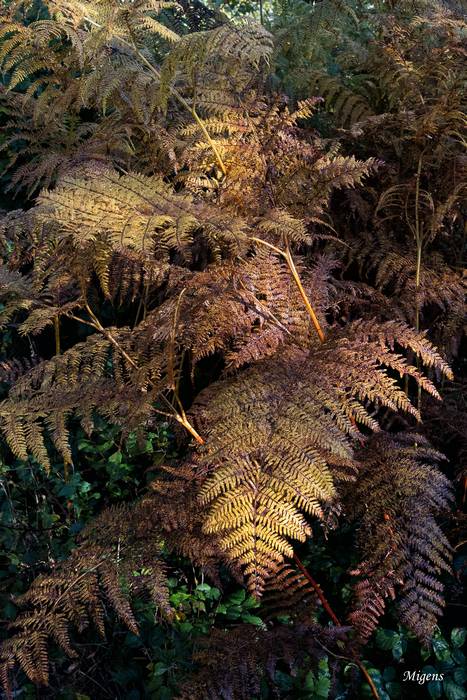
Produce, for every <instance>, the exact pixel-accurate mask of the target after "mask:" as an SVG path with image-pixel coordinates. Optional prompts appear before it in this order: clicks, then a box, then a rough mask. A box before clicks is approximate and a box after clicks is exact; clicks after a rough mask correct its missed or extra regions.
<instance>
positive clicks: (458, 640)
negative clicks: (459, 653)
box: [451, 627, 467, 647]
mask: <svg viewBox="0 0 467 700" xmlns="http://www.w3.org/2000/svg"><path fill="white" fill-rule="evenodd" d="M466 637H467V629H466V628H465V627H454V629H453V630H452V632H451V642H452V643H453V645H454V646H455V647H461V646H462V645H463V644H464V642H465V639H466Z"/></svg>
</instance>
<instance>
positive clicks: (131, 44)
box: [84, 17, 227, 176]
mask: <svg viewBox="0 0 467 700" xmlns="http://www.w3.org/2000/svg"><path fill="white" fill-rule="evenodd" d="M84 19H85V20H86V22H89V23H90V24H92V25H93V26H94V27H97V28H98V29H102V25H100V24H99V23H98V22H95V21H94V20H92V19H91V18H90V17H85V18H84ZM115 36H116V38H117V39H118V40H119V41H121V42H122V44H124V45H125V46H128V48H130V49H132V50H133V51H134V52H135V54H136V55H137V56H138V58H139V60H140V61H141V62H142V63H144V65H145V66H146V67H147V68H149V70H150V71H151V73H152V74H153V75H154V76H155V77H156V78H157V80H158V81H159V82H160V79H161V74H160V72H159V71H158V70H157V68H156V67H155V66H153V65H152V63H151V62H150V61H148V59H147V58H146V56H145V55H144V54H143V53H141V51H140V50H139V49H138V47H137V46H136V44H135V42H134V41H131V42H129V41H127V40H126V39H124V38H123V37H121V36H119V35H118V34H116V35H115ZM169 90H170V92H171V94H172V95H173V96H174V97H175V98H176V99H177V100H178V101H179V103H180V104H181V105H182V107H184V108H185V109H186V110H187V111H188V112H189V113H190V114H191V116H192V117H193V119H194V120H195V121H196V123H197V124H198V126H199V128H200V129H201V131H202V132H203V135H204V137H205V139H206V141H207V143H208V144H209V146H210V148H211V150H212V152H213V153H214V155H215V157H216V160H217V162H218V164H219V167H220V169H221V171H222V174H223V175H224V176H225V175H226V174H227V169H226V167H225V165H224V161H223V160H222V158H221V155H220V153H219V151H218V149H217V146H216V144H215V143H214V141H213V140H212V138H211V137H210V135H209V132H208V130H207V129H206V126H205V125H204V122H203V120H202V119H201V117H200V116H199V114H198V113H197V111H196V110H195V109H194V107H191V106H190V105H189V104H188V102H187V101H186V100H185V98H184V97H183V96H182V95H181V94H180V93H179V92H178V90H176V89H175V88H174V87H172V86H169Z"/></svg>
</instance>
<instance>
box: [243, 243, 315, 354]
mask: <svg viewBox="0 0 467 700" xmlns="http://www.w3.org/2000/svg"><path fill="white" fill-rule="evenodd" d="M251 240H252V241H254V242H255V243H261V244H262V245H265V246H267V247H268V248H271V250H274V251H275V252H276V253H277V254H278V255H280V256H281V257H283V258H284V260H285V261H286V263H287V266H288V268H289V270H290V272H291V274H292V277H293V279H294V282H295V284H296V285H297V288H298V291H299V292H300V296H301V297H302V299H303V303H304V304H305V308H306V310H307V311H308V315H309V317H310V318H311V322H312V323H313V326H314V327H315V330H316V332H317V334H318V338H319V339H320V341H321V342H322V343H324V340H325V338H324V333H323V329H322V328H321V325H320V323H319V321H318V317H317V316H316V313H315V310H314V308H313V307H312V305H311V303H310V300H309V299H308V296H307V293H306V291H305V289H304V287H303V284H302V281H301V279H300V275H299V274H298V271H297V268H296V267H295V263H294V260H293V258H292V253H291V252H290V248H289V246H287V248H286V250H281V248H278V247H277V246H275V245H273V244H272V243H268V241H263V239H262V238H256V237H255V236H252V237H251Z"/></svg>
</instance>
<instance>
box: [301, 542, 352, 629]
mask: <svg viewBox="0 0 467 700" xmlns="http://www.w3.org/2000/svg"><path fill="white" fill-rule="evenodd" d="M293 558H294V562H295V563H296V565H297V566H298V568H299V569H300V571H301V572H302V574H303V575H304V576H305V578H306V579H307V580H308V581H309V582H310V583H311V585H312V586H313V589H314V591H315V593H316V595H317V596H318V598H319V599H320V601H321V604H322V606H323V608H324V609H325V610H326V612H327V614H328V615H329V617H330V618H331V620H332V621H333V622H334V624H335V625H336V626H337V627H341V623H340V621H339V618H338V617H337V615H336V613H335V612H334V610H333V609H332V608H331V606H330V604H329V603H328V600H327V598H326V596H325V595H324V593H323V591H322V590H321V586H320V585H319V583H317V582H316V581H315V579H314V578H313V576H312V575H311V574H310V572H309V571H308V570H307V569H306V568H305V566H304V565H303V563H302V561H301V559H300V558H299V556H298V554H296V553H295V552H294V555H293Z"/></svg>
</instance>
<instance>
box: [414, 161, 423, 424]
mask: <svg viewBox="0 0 467 700" xmlns="http://www.w3.org/2000/svg"><path fill="white" fill-rule="evenodd" d="M422 157H423V153H421V154H420V157H419V159H418V167H417V178H416V183H415V243H416V245H417V262H416V268H415V330H416V331H417V333H419V332H420V298H419V288H420V275H421V269H422V248H423V234H422V227H421V225H420V211H419V207H420V177H421V174H422ZM419 364H420V363H419V360H418V358H417V369H419ZM421 402H422V388H421V386H420V384H419V385H418V387H417V408H418V413H419V414H420V408H421Z"/></svg>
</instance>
